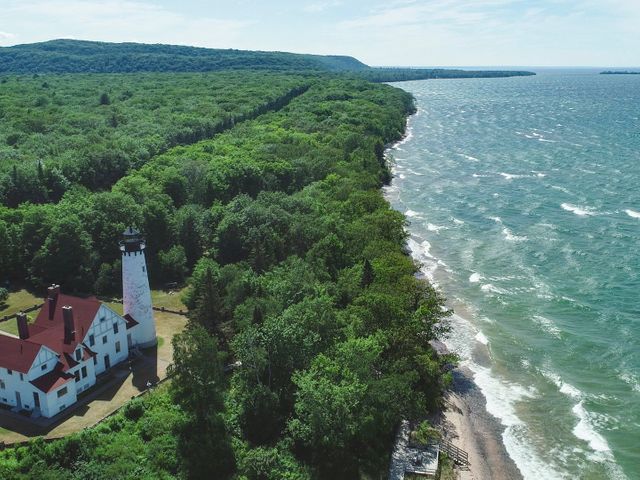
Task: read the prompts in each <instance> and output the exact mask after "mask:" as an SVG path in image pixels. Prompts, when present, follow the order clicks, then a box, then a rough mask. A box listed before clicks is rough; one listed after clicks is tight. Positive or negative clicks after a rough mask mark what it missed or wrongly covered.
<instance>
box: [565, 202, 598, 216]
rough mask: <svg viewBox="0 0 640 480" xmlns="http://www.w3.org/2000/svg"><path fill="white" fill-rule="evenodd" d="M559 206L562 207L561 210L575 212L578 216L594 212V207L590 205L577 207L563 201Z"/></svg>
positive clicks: (593, 213)
mask: <svg viewBox="0 0 640 480" xmlns="http://www.w3.org/2000/svg"><path fill="white" fill-rule="evenodd" d="M560 206H561V207H562V209H563V210H566V211H568V212H572V213H575V214H576V215H578V216H580V217H588V216H592V215H595V214H596V211H595V209H594V208H592V207H579V206H576V205H572V204H571V203H563V204H562V205H560Z"/></svg>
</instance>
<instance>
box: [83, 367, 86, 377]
mask: <svg viewBox="0 0 640 480" xmlns="http://www.w3.org/2000/svg"><path fill="white" fill-rule="evenodd" d="M82 378H87V367H82Z"/></svg>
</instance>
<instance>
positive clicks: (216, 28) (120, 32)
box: [0, 0, 640, 66]
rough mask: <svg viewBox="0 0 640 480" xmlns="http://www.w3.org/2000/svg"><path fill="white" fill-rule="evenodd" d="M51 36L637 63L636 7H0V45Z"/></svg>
mask: <svg viewBox="0 0 640 480" xmlns="http://www.w3.org/2000/svg"><path fill="white" fill-rule="evenodd" d="M53 38H78V39H89V40H103V41H116V42H121V41H134V42H145V43H172V44H182V45H197V46H203V47H217V48H239V49H252V50H283V51H292V52H308V53H321V54H343V55H353V56H355V57H357V58H359V59H360V60H362V61H364V62H365V63H368V64H370V65H415V66H430V65H444V66H454V65H462V66H472V65H478V66H482V65H505V66H507V65H525V66H526V65H530V66H639V65H640V0H413V1H412V0H387V1H377V0H372V1H361V0H355V1H349V0H298V1H292V0H271V1H257V0H239V1H218V0H210V1H205V0H182V1H169V0H70V1H67V0H0V46H6V45H14V44H18V43H30V42H36V41H42V40H49V39H53Z"/></svg>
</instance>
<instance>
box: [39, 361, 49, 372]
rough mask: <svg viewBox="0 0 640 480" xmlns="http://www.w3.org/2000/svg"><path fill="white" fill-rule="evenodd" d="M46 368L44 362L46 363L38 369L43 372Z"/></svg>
mask: <svg viewBox="0 0 640 480" xmlns="http://www.w3.org/2000/svg"><path fill="white" fill-rule="evenodd" d="M46 369H47V364H46V363H45V364H44V365H42V366H41V367H40V370H42V371H43V372H44V371H45V370H46Z"/></svg>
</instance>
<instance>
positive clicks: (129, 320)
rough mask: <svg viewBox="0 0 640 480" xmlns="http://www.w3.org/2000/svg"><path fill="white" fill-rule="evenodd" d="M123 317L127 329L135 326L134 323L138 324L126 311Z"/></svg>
mask: <svg viewBox="0 0 640 480" xmlns="http://www.w3.org/2000/svg"><path fill="white" fill-rule="evenodd" d="M122 318H124V320H125V322H127V330H129V329H130V328H133V327H135V326H136V325H138V322H136V319H135V318H133V317H132V316H131V315H129V314H128V313H127V314H126V315H125V316H124V317H122Z"/></svg>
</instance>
